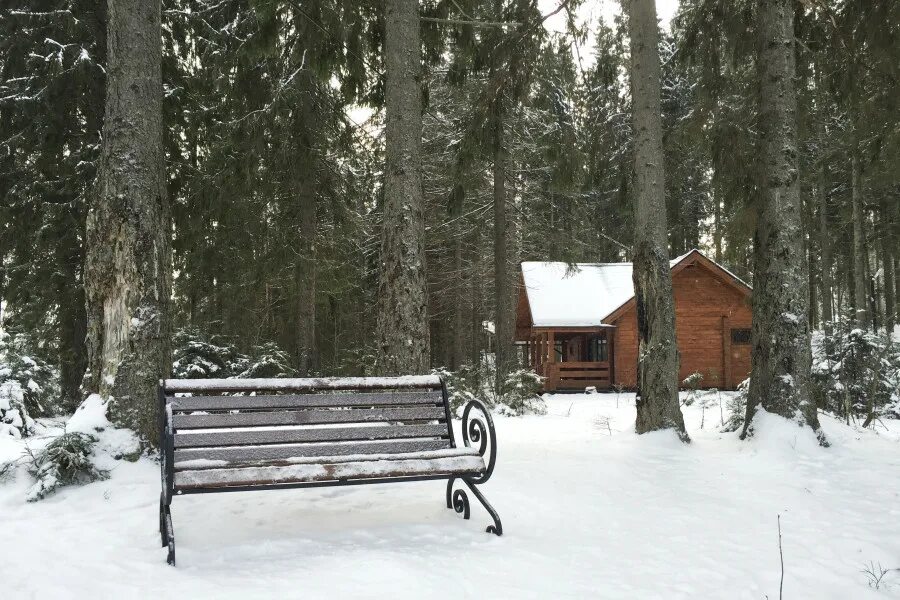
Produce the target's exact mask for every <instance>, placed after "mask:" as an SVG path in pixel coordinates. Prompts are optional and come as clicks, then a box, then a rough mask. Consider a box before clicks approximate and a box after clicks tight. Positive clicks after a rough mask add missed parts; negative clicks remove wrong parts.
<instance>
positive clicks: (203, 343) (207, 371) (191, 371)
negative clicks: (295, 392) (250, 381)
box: [172, 327, 296, 379]
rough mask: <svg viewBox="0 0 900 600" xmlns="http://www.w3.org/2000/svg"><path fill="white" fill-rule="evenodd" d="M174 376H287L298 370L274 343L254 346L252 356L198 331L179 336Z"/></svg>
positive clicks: (179, 333) (173, 370) (191, 330)
mask: <svg viewBox="0 0 900 600" xmlns="http://www.w3.org/2000/svg"><path fill="white" fill-rule="evenodd" d="M174 342H175V349H174V351H173V353H172V376H173V377H177V378H184V379H205V378H229V377H239V378H242V379H245V378H250V377H287V376H291V375H294V374H295V373H296V371H295V370H294V369H293V368H292V367H291V364H290V357H289V356H288V354H287V352H285V351H284V350H282V349H281V348H279V347H278V346H277V345H276V344H274V343H272V342H266V343H265V344H262V345H260V346H254V347H253V349H252V351H251V353H250V355H249V356H248V355H246V354H242V353H241V352H238V351H237V349H236V348H235V347H234V345H232V344H230V343H228V342H226V341H224V340H222V339H221V338H219V337H218V336H205V335H203V334H202V333H201V332H200V331H199V330H197V329H196V328H193V327H191V328H185V329H182V330H180V331H179V332H178V333H176V334H175V337H174Z"/></svg>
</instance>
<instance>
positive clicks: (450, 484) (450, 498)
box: [447, 477, 456, 508]
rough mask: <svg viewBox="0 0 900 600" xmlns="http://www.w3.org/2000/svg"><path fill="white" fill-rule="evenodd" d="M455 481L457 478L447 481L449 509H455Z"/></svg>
mask: <svg viewBox="0 0 900 600" xmlns="http://www.w3.org/2000/svg"><path fill="white" fill-rule="evenodd" d="M455 481H456V477H451V478H450V479H448V480H447V508H453V483H454V482H455Z"/></svg>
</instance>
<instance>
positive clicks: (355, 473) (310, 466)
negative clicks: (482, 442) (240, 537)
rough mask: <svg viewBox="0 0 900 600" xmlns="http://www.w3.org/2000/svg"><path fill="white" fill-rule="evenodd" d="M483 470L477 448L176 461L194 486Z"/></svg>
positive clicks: (179, 480) (183, 482)
mask: <svg viewBox="0 0 900 600" xmlns="http://www.w3.org/2000/svg"><path fill="white" fill-rule="evenodd" d="M484 471H485V464H484V459H483V458H482V456H481V455H480V454H479V453H478V450H477V448H449V449H446V450H434V451H430V452H407V453H402V454H369V455H360V454H357V455H348V456H315V457H296V458H287V459H282V460H278V461H272V462H256V463H248V462H246V461H244V462H241V461H237V462H228V461H223V460H210V459H203V458H195V459H188V460H185V461H182V462H176V463H175V486H176V487H177V488H178V489H181V490H190V489H195V488H222V487H229V486H248V485H272V484H280V483H308V482H319V481H349V480H364V479H381V478H398V477H416V476H430V475H435V476H436V475H451V474H456V475H460V476H461V475H481V474H482V473H484Z"/></svg>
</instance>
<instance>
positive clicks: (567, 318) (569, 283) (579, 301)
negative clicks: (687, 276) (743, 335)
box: [522, 250, 743, 327]
mask: <svg viewBox="0 0 900 600" xmlns="http://www.w3.org/2000/svg"><path fill="white" fill-rule="evenodd" d="M694 253H697V254H702V253H701V252H700V251H699V250H691V251H690V252H688V253H686V254H682V255H681V256H678V257H676V258H674V259H672V260H670V261H669V266H670V267H674V266H675V265H677V264H678V263H680V262H681V261H683V260H684V259H686V258H687V257H688V256H690V255H692V254H694ZM720 266H721V265H720ZM632 271H633V267H632V263H576V264H575V265H569V264H568V263H564V262H523V263H522V278H523V280H524V283H525V293H526V294H527V296H528V306H529V308H530V309H531V319H532V324H533V326H534V327H598V326H602V325H604V323H603V321H604V319H606V318H607V317H608V316H609V315H610V314H611V313H612V312H614V311H615V310H616V309H618V308H619V307H620V306H622V305H623V304H625V303H626V302H628V301H629V300H631V299H632V298H633V297H634V283H633V281H632ZM723 271H725V272H726V273H728V274H729V275H730V276H731V277H734V279H736V280H737V281H741V280H740V279H738V278H737V277H735V276H734V275H733V274H732V273H731V272H729V271H728V270H727V269H724V268H723ZM741 283H743V282H741Z"/></svg>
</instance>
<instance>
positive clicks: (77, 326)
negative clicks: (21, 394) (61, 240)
mask: <svg viewBox="0 0 900 600" xmlns="http://www.w3.org/2000/svg"><path fill="white" fill-rule="evenodd" d="M59 250H61V248H58V259H59V265H58V268H59V273H60V281H59V283H58V285H57V290H56V292H57V302H58V305H59V387H60V405H61V407H62V409H63V410H64V411H65V412H67V413H71V412H74V411H75V409H76V408H78V405H79V404H80V403H81V400H82V397H81V384H82V381H83V379H84V372H85V369H87V360H88V358H87V347H86V346H85V339H84V338H85V335H86V333H87V312H86V310H85V295H84V282H83V279H82V276H81V269H82V267H83V264H84V257H83V255H82V252H81V247H80V245H78V247H76V248H70V249H69V252H59Z"/></svg>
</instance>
